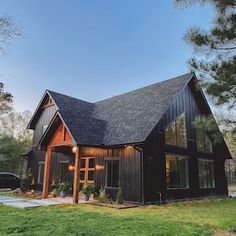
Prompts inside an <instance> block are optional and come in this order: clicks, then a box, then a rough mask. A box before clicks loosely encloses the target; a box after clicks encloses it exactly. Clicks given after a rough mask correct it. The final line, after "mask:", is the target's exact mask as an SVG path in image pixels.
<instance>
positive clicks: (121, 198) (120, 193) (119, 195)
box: [116, 189, 124, 204]
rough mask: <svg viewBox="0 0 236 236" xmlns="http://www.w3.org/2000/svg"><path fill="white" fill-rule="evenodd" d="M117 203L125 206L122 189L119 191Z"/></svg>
mask: <svg viewBox="0 0 236 236" xmlns="http://www.w3.org/2000/svg"><path fill="white" fill-rule="evenodd" d="M116 202H117V203H118V204H123V202H124V199H123V193H122V191H121V189H119V191H118V193H117V195H116Z"/></svg>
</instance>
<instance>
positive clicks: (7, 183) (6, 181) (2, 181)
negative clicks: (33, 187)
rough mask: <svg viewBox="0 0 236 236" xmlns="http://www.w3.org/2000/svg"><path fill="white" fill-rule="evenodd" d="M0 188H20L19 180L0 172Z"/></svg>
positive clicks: (14, 176) (9, 174) (12, 175)
mask: <svg viewBox="0 0 236 236" xmlns="http://www.w3.org/2000/svg"><path fill="white" fill-rule="evenodd" d="M0 188H10V189H16V188H20V179H19V178H18V177H17V176H16V175H14V174H12V173H8V172H0Z"/></svg>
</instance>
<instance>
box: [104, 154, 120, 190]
mask: <svg viewBox="0 0 236 236" xmlns="http://www.w3.org/2000/svg"><path fill="white" fill-rule="evenodd" d="M108 161H118V162H119V164H118V166H119V171H118V172H119V176H118V186H117V187H113V186H107V184H106V182H107V181H106V162H108ZM111 175H112V174H111ZM120 179H121V157H105V158H104V187H105V188H107V189H119V188H120Z"/></svg>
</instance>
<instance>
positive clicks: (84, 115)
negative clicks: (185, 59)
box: [48, 73, 193, 146]
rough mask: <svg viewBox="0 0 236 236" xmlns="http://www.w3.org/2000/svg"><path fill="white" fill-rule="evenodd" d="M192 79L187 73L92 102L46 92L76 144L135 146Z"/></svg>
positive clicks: (147, 133) (148, 132) (144, 137)
mask: <svg viewBox="0 0 236 236" xmlns="http://www.w3.org/2000/svg"><path fill="white" fill-rule="evenodd" d="M192 77H193V74H192V73H188V74H185V75H182V76H179V77H175V78H173V79H170V80H166V81H163V82H160V83H156V84H153V85H150V86H146V87H144V88H140V89H137V90H134V91H131V92H128V93H125V94H121V95H118V96H115V97H112V98H109V99H105V100H103V101H99V102H96V103H89V102H86V101H82V100H79V99H76V98H73V97H70V96H66V95H63V94H59V93H56V92H53V91H50V90H48V93H49V95H50V96H51V97H52V99H53V100H54V102H55V103H56V105H57V107H58V110H59V113H60V115H61V117H62V119H63V121H64V122H65V124H66V126H67V127H68V129H69V130H70V132H71V134H72V136H73V138H74V140H75V141H76V142H77V144H80V145H96V146H98V145H119V144H127V143H138V142H144V141H145V139H146V138H147V136H148V135H149V134H150V132H151V131H152V129H153V128H154V127H155V125H156V124H157V123H158V121H159V120H160V119H161V117H162V116H163V114H164V112H165V111H166V110H167V108H168V107H169V106H170V105H171V103H172V102H173V101H174V99H175V98H176V97H177V95H178V94H179V93H180V91H181V90H182V89H183V88H184V87H185V86H186V85H187V84H188V82H189V81H190V80H191V78H192Z"/></svg>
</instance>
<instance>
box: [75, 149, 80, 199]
mask: <svg viewBox="0 0 236 236" xmlns="http://www.w3.org/2000/svg"><path fill="white" fill-rule="evenodd" d="M79 178H80V148H79V147H78V146H77V147H76V152H75V169H74V183H73V203H78V202H79V181H80V180H79Z"/></svg>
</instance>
